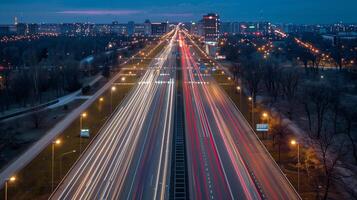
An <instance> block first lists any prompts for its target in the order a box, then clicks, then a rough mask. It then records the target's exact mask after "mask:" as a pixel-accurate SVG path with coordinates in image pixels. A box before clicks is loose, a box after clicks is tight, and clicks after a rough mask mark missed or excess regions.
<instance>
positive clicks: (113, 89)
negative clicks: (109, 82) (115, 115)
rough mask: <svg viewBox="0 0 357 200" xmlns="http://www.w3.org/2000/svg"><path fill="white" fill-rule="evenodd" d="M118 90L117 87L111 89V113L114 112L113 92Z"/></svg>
mask: <svg viewBox="0 0 357 200" xmlns="http://www.w3.org/2000/svg"><path fill="white" fill-rule="evenodd" d="M116 89H117V88H116V87H115V86H112V88H111V89H110V112H113V92H115V90H116Z"/></svg>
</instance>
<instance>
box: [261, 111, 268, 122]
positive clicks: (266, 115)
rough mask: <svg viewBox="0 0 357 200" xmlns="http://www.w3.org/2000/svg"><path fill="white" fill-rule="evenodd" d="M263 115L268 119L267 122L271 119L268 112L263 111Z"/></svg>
mask: <svg viewBox="0 0 357 200" xmlns="http://www.w3.org/2000/svg"><path fill="white" fill-rule="evenodd" d="M262 117H263V119H267V122H268V121H269V115H268V113H267V112H263V114H262Z"/></svg>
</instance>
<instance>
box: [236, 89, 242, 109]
mask: <svg viewBox="0 0 357 200" xmlns="http://www.w3.org/2000/svg"><path fill="white" fill-rule="evenodd" d="M237 90H238V92H239V107H240V108H242V88H241V87H240V86H237Z"/></svg>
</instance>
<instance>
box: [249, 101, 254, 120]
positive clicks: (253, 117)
mask: <svg viewBox="0 0 357 200" xmlns="http://www.w3.org/2000/svg"><path fill="white" fill-rule="evenodd" d="M248 100H249V101H250V102H252V111H251V113H252V126H254V100H253V98H252V97H248Z"/></svg>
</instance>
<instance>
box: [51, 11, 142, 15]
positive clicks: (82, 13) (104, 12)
mask: <svg viewBox="0 0 357 200" xmlns="http://www.w3.org/2000/svg"><path fill="white" fill-rule="evenodd" d="M56 13H58V14H65V15H134V14H139V13H143V11H141V10H65V11H59V12H56Z"/></svg>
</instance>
